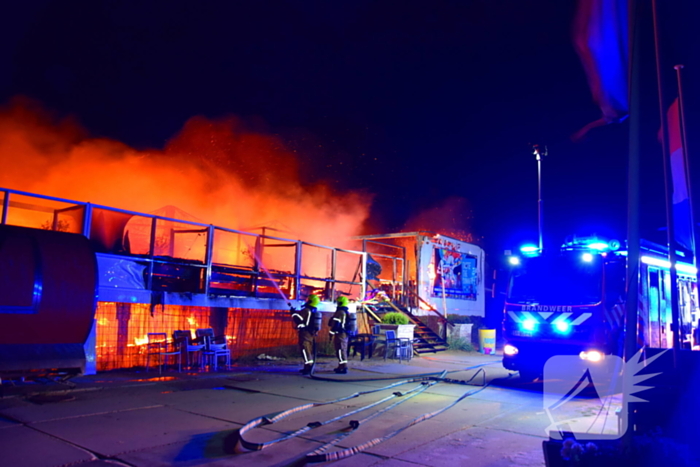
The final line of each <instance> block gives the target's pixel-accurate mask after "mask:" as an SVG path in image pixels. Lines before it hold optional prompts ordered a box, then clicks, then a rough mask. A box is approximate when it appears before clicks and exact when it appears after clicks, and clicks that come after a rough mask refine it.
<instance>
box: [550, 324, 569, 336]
mask: <svg viewBox="0 0 700 467" xmlns="http://www.w3.org/2000/svg"><path fill="white" fill-rule="evenodd" d="M554 329H555V330H556V331H557V332H558V333H561V334H566V333H567V332H569V330H570V329H571V325H570V324H569V323H567V322H566V321H557V322H556V323H554Z"/></svg>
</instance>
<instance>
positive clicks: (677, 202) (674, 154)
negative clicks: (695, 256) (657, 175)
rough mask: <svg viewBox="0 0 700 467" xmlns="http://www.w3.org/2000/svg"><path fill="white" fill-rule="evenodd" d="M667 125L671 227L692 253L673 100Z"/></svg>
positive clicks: (685, 179)
mask: <svg viewBox="0 0 700 467" xmlns="http://www.w3.org/2000/svg"><path fill="white" fill-rule="evenodd" d="M666 121H667V123H668V153H669V155H670V157H671V179H672V181H673V227H674V229H675V237H676V242H678V244H679V245H681V246H682V247H684V248H686V249H687V250H689V251H694V248H693V246H694V235H693V214H692V212H691V208H690V207H691V203H690V192H689V190H688V174H687V168H686V164H685V154H684V153H683V140H682V134H681V121H680V108H679V105H678V99H675V100H674V101H673V103H672V104H671V106H670V107H669V108H668V112H667V113H666Z"/></svg>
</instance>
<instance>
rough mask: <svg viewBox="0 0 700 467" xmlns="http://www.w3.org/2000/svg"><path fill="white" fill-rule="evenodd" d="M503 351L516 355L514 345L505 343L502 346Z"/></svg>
mask: <svg viewBox="0 0 700 467" xmlns="http://www.w3.org/2000/svg"><path fill="white" fill-rule="evenodd" d="M503 353H504V354H506V355H510V356H513V355H517V354H518V348H517V347H516V346H514V345H510V344H506V345H505V347H503Z"/></svg>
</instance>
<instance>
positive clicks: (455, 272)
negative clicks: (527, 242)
mask: <svg viewBox="0 0 700 467" xmlns="http://www.w3.org/2000/svg"><path fill="white" fill-rule="evenodd" d="M434 252H435V253H434V258H433V261H434V263H433V265H434V266H435V269H434V271H435V280H434V281H433V287H432V296H433V297H443V296H444V297H445V298H458V299H462V300H476V295H477V282H478V274H477V264H476V261H477V259H476V258H475V257H474V256H471V255H467V254H465V253H460V252H458V251H454V250H451V249H448V248H435V249H434ZM443 287H444V295H443Z"/></svg>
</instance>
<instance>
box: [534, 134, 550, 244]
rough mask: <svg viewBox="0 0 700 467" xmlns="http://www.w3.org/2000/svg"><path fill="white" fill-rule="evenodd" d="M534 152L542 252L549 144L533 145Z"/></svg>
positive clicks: (539, 234) (538, 223) (538, 222)
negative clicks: (544, 168) (545, 159)
mask: <svg viewBox="0 0 700 467" xmlns="http://www.w3.org/2000/svg"><path fill="white" fill-rule="evenodd" d="M532 153H533V154H534V155H535V160H536V161H537V225H538V236H539V248H540V252H542V246H543V245H542V235H543V230H544V227H543V225H544V219H543V213H542V158H543V157H544V156H546V155H547V146H545V147H544V148H542V147H540V145H539V144H533V145H532Z"/></svg>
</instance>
